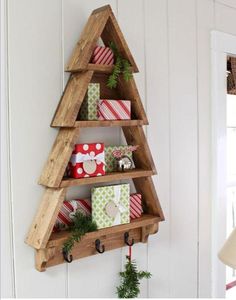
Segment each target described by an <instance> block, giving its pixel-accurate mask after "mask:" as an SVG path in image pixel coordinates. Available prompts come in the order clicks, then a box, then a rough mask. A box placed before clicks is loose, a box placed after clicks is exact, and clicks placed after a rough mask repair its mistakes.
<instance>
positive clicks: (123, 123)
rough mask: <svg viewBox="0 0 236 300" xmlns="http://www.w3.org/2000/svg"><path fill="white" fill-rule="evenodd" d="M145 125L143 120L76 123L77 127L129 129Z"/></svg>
mask: <svg viewBox="0 0 236 300" xmlns="http://www.w3.org/2000/svg"><path fill="white" fill-rule="evenodd" d="M140 125H143V120H119V121H112V120H111V121H110V120H107V121H76V122H75V127H117V126H123V127H129V126H140Z"/></svg>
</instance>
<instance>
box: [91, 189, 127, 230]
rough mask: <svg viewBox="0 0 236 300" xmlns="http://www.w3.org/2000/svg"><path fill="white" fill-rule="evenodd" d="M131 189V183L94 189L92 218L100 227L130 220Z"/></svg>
mask: <svg viewBox="0 0 236 300" xmlns="http://www.w3.org/2000/svg"><path fill="white" fill-rule="evenodd" d="M129 191H130V187H129V184H117V185H111V186H103V187H94V188H93V189H92V191H91V193H92V219H93V221H95V222H96V223H97V226H98V228H105V227H111V226H115V225H119V224H126V223H129V222H130V206H129V198H130V195H129Z"/></svg>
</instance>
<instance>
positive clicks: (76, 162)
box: [69, 143, 105, 178]
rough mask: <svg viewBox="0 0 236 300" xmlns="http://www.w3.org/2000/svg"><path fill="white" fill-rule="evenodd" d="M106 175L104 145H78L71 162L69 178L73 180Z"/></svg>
mask: <svg viewBox="0 0 236 300" xmlns="http://www.w3.org/2000/svg"><path fill="white" fill-rule="evenodd" d="M101 175H105V155H104V144H103V143H92V144H77V145H75V148H74V151H73V152H72V156H71V159H70V162H69V176H70V177H72V178H83V177H94V176H101Z"/></svg>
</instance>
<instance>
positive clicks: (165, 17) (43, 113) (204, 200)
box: [1, 0, 236, 298]
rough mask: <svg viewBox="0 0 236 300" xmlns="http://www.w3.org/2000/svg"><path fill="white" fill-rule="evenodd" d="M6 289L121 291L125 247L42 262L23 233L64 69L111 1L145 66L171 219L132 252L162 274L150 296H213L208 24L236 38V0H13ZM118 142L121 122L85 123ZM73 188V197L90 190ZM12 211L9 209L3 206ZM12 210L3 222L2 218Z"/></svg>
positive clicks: (147, 290) (9, 10)
mask: <svg viewBox="0 0 236 300" xmlns="http://www.w3.org/2000/svg"><path fill="white" fill-rule="evenodd" d="M3 3H4V4H5V6H6V7H5V10H3V11H2V12H1V13H2V14H3V16H5V21H6V23H5V33H6V35H5V41H6V42H5V44H6V47H5V57H6V59H7V60H6V64H5V69H4V72H6V73H7V76H6V80H5V82H4V84H5V90H4V95H3V96H4V99H6V101H5V102H4V103H3V109H2V110H1V113H2V117H1V121H2V124H3V126H2V135H3V139H4V141H6V142H5V144H4V147H3V148H2V153H3V154H2V155H3V158H2V161H3V162H4V163H5V164H4V170H5V174H6V175H5V176H6V180H5V181H4V186H3V187H2V189H1V194H2V195H1V196H2V201H3V203H2V207H1V208H2V210H1V214H2V215H1V216H2V221H1V222H2V223H1V225H2V231H1V233H2V240H1V255H2V260H3V261H4V263H5V264H4V266H5V269H6V271H5V270H3V269H2V274H4V279H3V280H2V285H3V289H2V297H19V298H27V297H32V298H36V297H48V298H50V297H52V298H53V297H59V298H60V297H74V298H81V297H91V298H95V297H98V298H99V297H105V298H108V297H116V295H115V287H116V286H117V284H118V282H119V279H118V272H119V271H120V270H121V269H122V267H123V262H124V257H125V255H126V253H127V249H125V248H123V249H118V250H114V251H112V252H108V253H105V254H103V255H97V256H95V257H89V258H86V259H82V260H79V261H75V262H74V263H72V264H70V265H66V264H64V265H60V266H57V267H54V268H49V269H48V270H47V271H46V272H45V273H39V272H37V271H36V270H35V269H34V253H33V250H32V249H31V248H29V247H28V246H26V245H25V244H24V238H25V235H26V233H27V230H28V228H29V225H30V223H31V221H32V219H33V216H34V214H35V212H36V209H37V207H38V204H39V201H40V197H41V195H42V192H43V189H42V188H41V187H40V186H38V185H37V179H38V177H39V175H40V172H41V170H42V167H43V164H44V162H45V160H46V159H47V156H48V153H49V150H50V148H51V145H52V143H53V141H54V139H55V136H56V133H57V130H56V129H52V128H50V127H49V125H50V122H51V119H52V116H53V113H54V111H55V109H56V106H57V104H58V101H59V99H60V95H61V93H62V91H63V89H64V86H65V84H66V81H67V79H68V75H67V74H65V73H64V72H63V69H64V67H65V65H66V63H67V62H68V58H69V56H70V54H71V52H72V50H73V47H74V46H75V44H76V42H77V40H78V38H79V35H80V32H81V30H82V29H83V26H84V24H85V22H86V20H87V18H88V16H89V14H90V12H91V11H92V10H93V9H95V8H97V7H99V6H102V5H105V4H108V3H109V4H110V5H111V6H112V8H113V11H114V13H115V15H116V16H117V18H118V21H119V23H120V26H121V29H122V31H123V32H124V35H125V37H126V39H127V42H128V44H129V46H130V49H131V51H132V53H133V55H134V58H135V60H136V62H137V64H138V67H139V70H140V73H139V74H136V75H135V79H136V81H137V85H138V88H139V91H140V95H141V97H142V101H143V103H144V106H145V108H146V110H147V115H148V119H149V122H150V125H149V126H148V127H147V129H146V132H147V136H148V141H149V145H150V148H151V151H152V154H153V157H154V160H155V163H156V165H157V170H158V175H157V176H156V177H155V178H154V182H155V184H156V187H157V191H158V195H159V198H160V201H161V203H162V207H163V210H164V213H165V217H166V221H165V222H163V223H162V224H161V226H160V232H159V234H158V235H155V236H152V237H150V240H149V242H148V244H140V245H136V246H135V247H134V250H133V256H134V258H135V259H136V260H137V262H138V264H139V266H140V268H142V269H149V270H150V271H151V272H152V274H153V277H152V278H151V279H150V280H149V281H148V282H147V281H143V282H142V285H141V288H142V292H141V295H140V296H141V297H158V298H159V297H194V298H195V297H210V296H211V289H212V287H211V252H210V249H211V248H210V246H211V244H210V239H211V217H210V216H211V195H210V188H209V187H210V159H211V157H210V153H211V152H210V134H211V128H210V110H211V107H210V105H211V99H210V84H211V83H210V31H211V29H216V30H220V31H224V32H228V33H231V34H236V6H235V1H234V0H216V1H214V0H178V1H175V0H129V1H125V0H89V1H85V0H51V1H47V0H21V1H18V0H8V1H7V0H5V1H3ZM97 136H101V137H102V138H103V140H104V142H105V143H106V144H114V143H117V144H118V143H119V141H121V134H120V130H119V129H115V128H111V129H109V128H108V129H96V130H91V129H90V130H83V132H82V134H81V137H80V139H79V141H81V142H83V141H87V142H89V141H93V140H94V139H96V138H97ZM88 193H89V191H88V190H87V189H85V188H83V189H82V188H81V189H78V188H73V189H72V190H71V191H70V193H68V195H67V197H68V198H73V197H75V195H80V196H86V195H88ZM2 212H4V214H3V213H2ZM3 218H4V219H3Z"/></svg>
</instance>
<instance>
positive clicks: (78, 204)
mask: <svg viewBox="0 0 236 300" xmlns="http://www.w3.org/2000/svg"><path fill="white" fill-rule="evenodd" d="M77 211H80V212H81V213H83V214H84V215H87V216H89V215H91V201H90V199H76V200H66V201H64V202H63V204H62V207H61V209H60V211H59V214H58V216H57V219H56V223H55V225H54V228H53V231H54V232H56V231H60V230H63V229H66V228H67V227H68V226H69V225H70V224H72V223H73V216H74V214H75V213H76V212H77Z"/></svg>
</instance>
